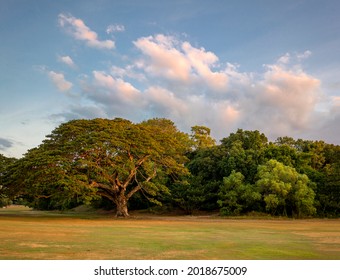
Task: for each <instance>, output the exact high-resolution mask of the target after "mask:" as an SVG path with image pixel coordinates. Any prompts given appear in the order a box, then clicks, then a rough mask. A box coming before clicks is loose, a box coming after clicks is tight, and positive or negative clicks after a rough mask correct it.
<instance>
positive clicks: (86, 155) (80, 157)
mask: <svg viewBox="0 0 340 280" xmlns="http://www.w3.org/2000/svg"><path fill="white" fill-rule="evenodd" d="M11 203H20V204H25V205H28V206H31V207H34V208H36V209H43V210H54V209H59V210H60V209H70V208H74V207H77V206H79V205H82V204H91V205H93V206H94V207H106V208H109V207H111V208H114V209H116V213H117V215H120V216H129V210H135V209H150V211H151V210H153V211H154V209H162V210H163V211H173V210H176V209H181V210H182V211H183V212H184V213H186V214H193V213H195V211H207V212H213V213H215V212H218V213H220V214H221V215H229V216H235V215H245V214H249V213H252V214H254V215H262V214H263V213H265V214H266V215H273V216H288V217H296V218H300V217H312V216H317V217H338V216H339V215H340V146H337V145H333V144H327V143H325V142H324V141H309V140H302V139H298V140H295V139H293V138H290V137H287V136H285V137H280V138H278V139H277V140H276V141H274V142H270V141H268V139H267V137H266V136H265V135H264V134H263V133H261V132H259V131H257V130H255V131H248V130H242V129H238V130H237V131H236V132H234V133H231V134H230V135H229V136H227V137H225V138H223V139H222V140H221V141H220V143H219V144H217V143H216V142H215V140H214V139H213V138H212V137H211V136H210V129H209V128H207V127H204V126H194V127H192V130H191V134H187V133H184V132H181V131H179V130H178V129H177V127H176V126H175V125H174V123H173V122H172V121H171V120H167V119H151V120H147V121H143V122H141V123H132V122H130V121H129V120H125V119H120V118H116V119H113V120H108V119H93V120H73V121H69V122H67V123H63V124H61V125H60V126H59V127H57V128H56V129H55V130H53V131H52V132H51V134H50V135H47V136H46V139H45V140H44V141H43V142H42V144H41V145H40V146H38V147H36V148H33V149H31V150H29V151H28V152H27V153H26V154H25V155H24V156H23V157H22V158H20V159H14V158H7V157H5V156H3V155H0V206H6V205H9V204H11Z"/></svg>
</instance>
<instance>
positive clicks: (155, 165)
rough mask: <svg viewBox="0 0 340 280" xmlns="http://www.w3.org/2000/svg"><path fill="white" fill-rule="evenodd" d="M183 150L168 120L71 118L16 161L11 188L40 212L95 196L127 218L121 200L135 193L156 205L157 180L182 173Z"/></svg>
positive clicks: (183, 140) (184, 143)
mask: <svg viewBox="0 0 340 280" xmlns="http://www.w3.org/2000/svg"><path fill="white" fill-rule="evenodd" d="M189 149H190V145H189V138H188V136H187V135H186V134H184V133H181V132H179V131H178V130H177V128H176V127H175V126H174V124H173V123H172V122H171V121H169V120H165V119H153V120H149V121H146V122H143V123H140V124H133V123H131V122H130V121H128V120H123V119H114V120H107V119H94V120H74V121H70V122H68V123H64V124H62V125H60V126H59V127H57V128H56V129H55V130H54V131H52V133H51V134H50V135H48V136H47V139H46V140H45V141H44V142H43V144H41V145H40V146H39V147H38V148H35V149H32V150H30V151H29V152H28V153H27V154H26V155H25V157H24V158H23V159H22V160H20V164H19V165H18V169H17V170H19V171H20V172H19V173H20V175H19V174H17V175H18V176H14V177H15V180H13V182H12V186H13V185H20V192H22V194H25V195H26V196H27V197H28V198H30V199H31V201H32V203H33V205H34V206H38V207H40V208H41V207H42V208H48V209H53V208H68V207H70V206H74V205H77V204H79V203H90V202H91V201H92V200H96V199H98V197H99V196H101V197H106V198H108V199H109V200H111V201H112V202H113V203H114V204H115V205H116V206H117V214H120V215H124V216H127V215H128V212H127V202H128V200H129V199H130V198H131V196H133V195H134V194H135V193H136V192H138V191H142V192H143V194H144V195H145V196H147V197H148V198H149V200H150V201H153V202H156V203H159V202H158V200H157V199H156V198H155V196H156V194H157V193H158V192H167V191H168V189H167V187H166V186H165V185H164V184H163V182H162V180H161V179H159V178H162V177H164V176H165V175H166V176H171V177H173V178H174V180H175V178H176V176H179V175H182V174H186V173H187V170H186V168H185V167H184V166H183V164H184V163H185V161H186V157H185V156H184V154H185V153H186V152H187V151H189ZM42 201H43V203H42Z"/></svg>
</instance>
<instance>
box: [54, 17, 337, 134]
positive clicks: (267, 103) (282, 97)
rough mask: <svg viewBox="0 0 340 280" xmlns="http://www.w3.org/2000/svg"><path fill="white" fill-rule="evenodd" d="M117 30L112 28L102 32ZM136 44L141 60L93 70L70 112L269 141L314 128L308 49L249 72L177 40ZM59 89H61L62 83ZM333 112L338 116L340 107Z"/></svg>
mask: <svg viewBox="0 0 340 280" xmlns="http://www.w3.org/2000/svg"><path fill="white" fill-rule="evenodd" d="M64 17H66V18H67V19H68V20H65V21H66V23H68V24H70V25H71V22H72V24H73V25H74V26H78V28H79V29H80V30H85V31H86V32H85V31H83V32H81V31H80V30H78V31H77V32H78V33H79V34H78V35H77V36H78V37H79V38H92V39H93V40H97V36H94V34H93V33H91V32H92V31H90V30H89V29H88V28H87V27H86V26H85V24H83V22H82V21H81V20H80V22H79V23H78V24H77V25H76V23H73V21H75V20H76V19H74V18H73V17H71V18H70V17H67V16H64ZM62 18H63V17H62ZM82 24H83V25H82ZM81 27H82V28H81ZM118 29H119V28H118V27H117V26H113V25H112V26H109V27H108V29H107V32H108V33H112V32H118V31H119V30H118ZM86 33H89V34H88V35H86V36H85V34H86ZM91 34H92V35H91ZM91 36H92V37H91ZM83 40H85V39H83ZM86 40H90V39H86ZM133 44H134V46H135V47H136V50H137V51H139V56H138V57H136V58H130V59H128V60H125V61H128V64H127V65H125V66H124V65H119V66H118V65H114V66H110V67H108V69H105V70H95V71H92V74H91V77H85V78H83V79H82V84H81V88H82V91H83V92H82V95H81V96H82V98H84V100H85V101H88V103H89V104H87V103H86V102H85V104H86V106H85V105H84V106H78V107H77V108H73V109H72V111H73V114H74V115H82V113H81V111H82V110H84V114H83V115H91V116H92V115H93V114H96V112H100V114H99V113H98V114H99V115H100V116H104V115H105V116H107V117H111V116H121V117H126V118H129V119H132V120H137V121H138V120H139V119H140V118H149V117H166V118H170V119H172V120H174V121H175V122H176V124H177V125H178V126H179V127H180V128H181V129H184V130H186V131H189V130H190V127H191V126H193V125H206V126H208V127H210V128H211V129H212V134H213V135H214V136H215V137H216V138H221V137H225V136H227V135H228V133H229V132H231V131H233V130H235V129H237V128H243V129H251V130H253V129H258V130H260V131H263V132H265V133H266V135H267V136H268V137H269V138H271V139H275V138H276V137H279V136H285V135H289V136H293V137H294V135H302V134H303V133H304V132H306V131H313V129H315V127H314V125H315V119H316V118H317V115H318V113H317V106H318V104H320V96H321V95H322V92H321V82H320V80H318V79H317V78H315V77H313V76H311V75H309V74H307V73H306V71H304V69H303V67H302V65H301V63H302V60H304V59H307V58H308V57H309V56H310V55H311V52H310V51H305V52H303V53H295V54H291V53H285V54H284V55H282V56H280V57H279V58H278V59H277V60H276V61H275V62H274V63H273V64H272V65H264V67H263V71H260V72H257V73H249V72H248V73H247V72H242V71H240V68H241V67H240V65H238V64H236V63H234V64H231V63H229V62H223V61H222V62H221V61H220V58H219V57H218V56H217V55H216V54H215V53H214V52H212V51H208V50H206V49H205V48H203V47H197V46H194V45H193V44H191V43H190V42H188V41H187V40H181V39H180V38H178V37H175V36H168V35H164V34H157V35H154V36H147V37H141V38H138V39H137V40H135V41H134V42H133ZM49 75H50V76H51V79H52V80H54V82H55V83H56V84H58V83H57V82H59V84H63V82H62V81H65V78H64V76H63V75H62V74H60V73H55V72H52V71H50V74H49ZM52 77H54V78H52ZM70 86H71V85H69V88H70ZM59 88H60V89H62V88H63V89H64V90H65V89H66V88H67V84H66V85H65V84H64V87H62V86H60V87H59ZM334 100H335V101H333V104H338V99H336V98H335V99H334ZM332 110H333V111H334V112H336V113H334V114H335V115H336V116H337V115H338V112H339V110H338V107H337V106H335V105H334V106H333V109H332ZM339 115H340V114H339ZM323 117H324V118H325V119H328V120H329V119H330V116H329V115H328V116H326V115H325V114H324V116H323ZM337 120H338V119H337ZM321 123H322V122H320V125H319V126H318V128H319V129H320V127H321Z"/></svg>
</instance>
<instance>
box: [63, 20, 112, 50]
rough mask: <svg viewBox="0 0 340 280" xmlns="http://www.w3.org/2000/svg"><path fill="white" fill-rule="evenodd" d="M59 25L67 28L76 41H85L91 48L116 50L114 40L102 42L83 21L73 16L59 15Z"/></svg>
mask: <svg viewBox="0 0 340 280" xmlns="http://www.w3.org/2000/svg"><path fill="white" fill-rule="evenodd" d="M59 25H60V26H61V27H63V28H65V29H66V30H67V31H68V32H69V33H70V34H71V35H72V36H73V37H74V38H75V39H77V40H80V41H85V42H86V44H87V45H88V46H89V47H93V48H98V49H114V48H115V42H114V41H112V40H104V41H101V40H99V39H98V35H97V33H96V32H94V31H92V30H91V29H90V28H89V27H87V26H86V25H85V23H84V21H83V20H81V19H79V18H75V17H73V16H72V15H65V14H59Z"/></svg>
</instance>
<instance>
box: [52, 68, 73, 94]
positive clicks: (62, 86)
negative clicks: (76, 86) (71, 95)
mask: <svg viewBox="0 0 340 280" xmlns="http://www.w3.org/2000/svg"><path fill="white" fill-rule="evenodd" d="M48 76H49V77H50V79H51V80H52V82H53V83H54V84H55V86H56V87H57V88H58V89H59V90H60V91H63V92H66V91H69V90H70V89H71V88H72V86H73V84H72V83H71V82H69V81H67V80H66V79H65V77H64V74H63V73H57V72H54V71H49V72H48Z"/></svg>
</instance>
